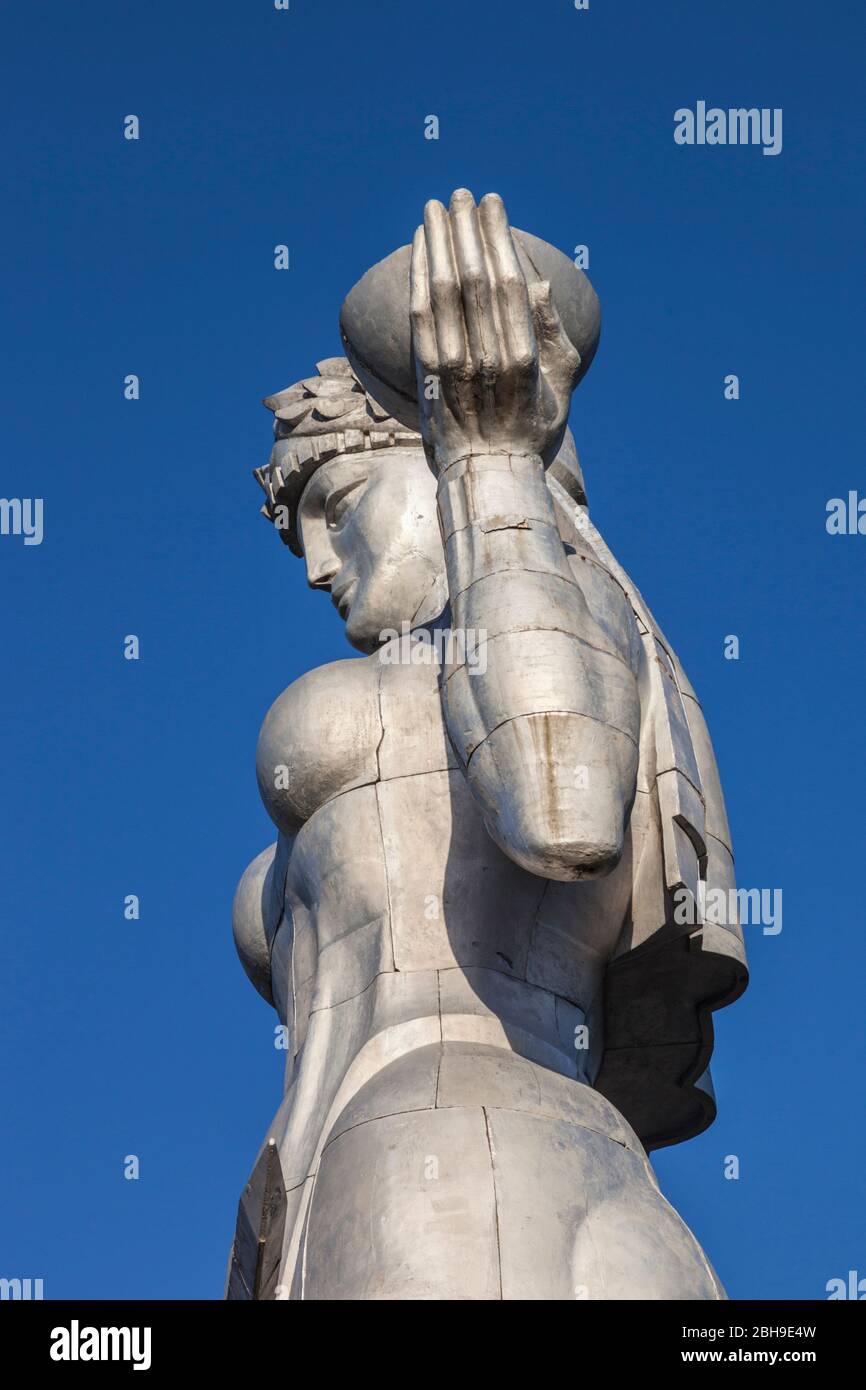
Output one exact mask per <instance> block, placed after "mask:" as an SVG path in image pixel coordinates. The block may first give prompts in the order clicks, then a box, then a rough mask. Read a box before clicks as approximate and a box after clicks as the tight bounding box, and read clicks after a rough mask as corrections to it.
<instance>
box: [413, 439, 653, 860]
mask: <svg viewBox="0 0 866 1390" xmlns="http://www.w3.org/2000/svg"><path fill="white" fill-rule="evenodd" d="M438 498H439V512H440V521H441V525H442V533H443V540H444V542H445V556H446V568H447V576H448V586H449V593H450V598H451V610H452V622H453V627H454V628H455V630H456V631H457V632H459V633H462V634H463V635H464V642H463V643H461V644H459V645H458V646H457V647H456V650H457V651H458V652H462V651H463V650H464V648H465V644H466V641H467V640H468V641H469V642H470V645H469V647H468V657H467V659H464V660H463V661H462V662H461V663H458V664H456V665H455V666H454V668H453V669H450V670H449V671H448V672H447V674H446V680H445V682H444V709H445V717H446V721H447V723H448V728H449V732H450V734H451V737H452V741H453V742H454V744H455V747H456V749H457V752H458V755H459V756H460V758H461V761H462V762H463V765H464V767H465V769H466V772H467V777H468V780H469V783H470V786H471V787H472V789H473V791H474V793H475V795H476V797H477V799H478V801H479V805H480V806H481V808H482V811H483V812H484V815H485V820H486V823H487V825H488V828H489V830H490V832H491V834H493V836H494V838H495V839H496V840H497V841H498V842H499V843H500V845H501V846H502V848H503V849H505V850H506V852H507V853H508V854H510V855H511V857H512V858H514V859H516V860H517V861H518V862H519V863H521V864H523V865H524V867H526V868H529V869H530V870H531V871H533V872H536V873H540V874H543V875H544V876H546V877H552V878H561V879H570V878H578V877H584V876H592V875H596V874H599V873H605V872H607V871H609V870H610V869H611V868H612V867H613V865H614V864H615V863H616V861H617V860H618V858H619V855H620V852H621V849H622V838H623V828H624V824H625V818H626V816H627V813H628V809H629V807H630V805H631V800H632V797H633V794H634V780H635V772H636V765H637V738H638V729H639V710H638V703H637V690H636V685H635V681H634V677H633V674H632V672H631V670H630V668H629V667H628V666H627V665H626V663H625V662H624V661H623V659H622V655H621V653H619V652H618V651H617V650H616V649H615V648H614V647H613V646H612V644H611V642H610V641H609V639H608V638H607V637H606V635H605V634H604V633H603V631H602V630H601V628H600V627H599V625H598V624H597V623H596V622H595V620H594V619H593V617H592V615H591V613H590V611H589V609H588V606H587V604H586V600H585V598H584V595H583V593H582V591H581V589H580V587H579V585H578V583H577V581H576V580H575V578H574V576H573V574H572V571H571V567H570V565H569V563H568V559H567V556H566V553H565V548H564V546H563V543H562V540H561V537H560V535H559V530H558V527H557V524H556V516H555V512H554V507H553V500H552V498H551V496H550V493H549V491H548V489H547V485H546V482H545V477H544V469H543V465H542V462H541V459H540V457H538V456H537V455H526V454H519V455H518V454H511V455H509V454H498V455H480V456H479V455H474V456H472V457H470V458H467V459H464V460H460V461H458V462H455V463H454V464H452V465H451V466H450V467H449V468H447V469H446V470H445V471H444V473H443V475H442V478H441V480H440V486H439V493H438ZM473 643H475V644H477V647H476V648H475V649H474V650H473V645H472V644H473Z"/></svg>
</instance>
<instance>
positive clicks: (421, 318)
mask: <svg viewBox="0 0 866 1390" xmlns="http://www.w3.org/2000/svg"><path fill="white" fill-rule="evenodd" d="M409 318H410V319H411V321H412V343H413V346H414V348H415V357H416V359H417V361H418V362H419V363H420V364H421V366H422V367H423V368H424V370H425V371H426V372H433V373H435V372H436V371H437V369H438V367H439V354H438V352H437V349H436V326H435V324H434V322H433V308H432V306H431V304H430V274H429V270H428V267H427V244H426V241H425V239H424V228H423V227H418V228H417V230H416V232H415V236H414V237H413V239H412V268H411V271H410V273H409Z"/></svg>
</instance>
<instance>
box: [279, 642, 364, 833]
mask: <svg viewBox="0 0 866 1390" xmlns="http://www.w3.org/2000/svg"><path fill="white" fill-rule="evenodd" d="M379 670H380V666H379V662H378V660H377V658H376V655H375V654H374V655H373V656H372V657H356V658H350V659H348V660H345V661H334V662H331V663H329V664H328V665H327V666H317V667H316V668H315V670H312V671H308V672H307V673H306V674H305V675H303V676H301V677H300V678H299V679H298V680H296V681H294V682H293V683H292V684H291V685H290V686H289V687H288V689H286V690H284V691H283V693H282V695H280V696H278V698H277V699H276V700H275V701H274V703H273V704H272V705H271V707H270V709H269V710H268V712H267V714H266V715H265V719H264V723H263V724H262V728H261V732H260V734H259V741H258V746H257V749H256V776H257V778H258V783H259V791H260V793H261V796H262V800H263V801H264V804H265V809H266V810H267V812H268V815H269V816H270V817H271V820H272V821H273V822H274V824H275V825H276V826H277V827H278V828H279V829H280V830H282V831H283V832H284V833H285V834H294V833H296V832H297V831H298V830H299V829H300V827H301V826H302V825H303V823H304V821H306V820H308V819H309V818H310V816H311V815H312V814H313V812H314V811H317V810H318V808H319V807H320V806H322V805H324V803H325V802H326V801H329V800H331V799H332V797H334V796H337V795H339V793H340V792H343V791H347V790H349V788H350V787H357V786H363V785H364V784H365V783H367V782H375V781H376V777H377V759H376V749H377V747H378V744H379V741H380V737H381V723H380V718H379V702H378V677H379Z"/></svg>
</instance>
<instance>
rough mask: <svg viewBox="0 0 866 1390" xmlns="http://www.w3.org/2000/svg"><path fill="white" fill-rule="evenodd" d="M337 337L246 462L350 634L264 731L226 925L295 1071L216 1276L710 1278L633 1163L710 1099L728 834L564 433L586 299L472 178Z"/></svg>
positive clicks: (257, 1284) (321, 1287)
mask: <svg viewBox="0 0 866 1390" xmlns="http://www.w3.org/2000/svg"><path fill="white" fill-rule="evenodd" d="M341 325H342V333H343V342H344V344H345V348H346V353H347V357H345V358H330V359H328V360H326V361H323V362H320V363H319V364H318V372H317V375H314V376H311V377H309V378H308V379H307V380H305V381H303V382H300V383H298V384H297V385H295V386H292V387H290V388H289V389H287V390H285V391H281V392H279V393H277V394H276V395H274V396H271V397H269V398H268V399H267V400H266V401H265V404H266V405H267V406H268V407H269V409H270V410H271V411H273V414H274V417H275V418H274V432H275V436H276V441H275V444H274V448H273V452H272V454H271V458H270V461H269V463H268V464H267V466H266V467H264V468H262V469H259V470H256V475H257V477H258V480H259V482H260V483H261V485H262V487H263V488H264V491H265V494H266V502H265V506H264V508H263V510H264V512H265V514H266V516H267V517H268V518H269V519H270V520H271V521H272V522H273V523H274V524H275V525H276V527H277V529H278V532H279V534H280V537H281V539H282V540H283V541H284V542H285V543H286V544H287V545H288V547H289V549H290V550H291V551H292V552H293V553H294V554H295V555H298V556H301V557H302V558H303V560H304V563H305V565H306V571H307V580H308V582H309V584H311V585H312V586H313V587H315V588H319V589H322V590H324V591H326V592H328V593H330V596H331V601H332V602H333V603H334V604H335V605H336V606H337V608H338V610H339V613H340V616H341V617H342V618H343V620H344V621H345V624H346V634H347V637H348V639H349V641H350V642H351V644H352V645H353V646H354V647H355V648H356V649H358V651H360V652H361V653H363V655H362V656H361V657H360V658H359V657H354V658H350V659H347V660H342V661H336V662H333V663H332V664H330V665H327V666H324V667H321V668H319V669H317V670H313V671H310V672H308V673H307V674H306V675H304V676H302V677H301V678H300V679H299V680H297V681H295V682H294V684H292V685H291V686H290V687H289V688H288V689H287V690H286V691H284V692H283V694H282V695H280V696H279V698H278V699H277V700H276V701H275V703H274V704H273V706H272V707H271V709H270V710H269V711H268V713H267V715H266V717H265V721H264V724H263V726H262V730H261V733H260V736H259V741H258V752H257V775H258V783H259V789H260V792H261V795H262V798H263V800H264V804H265V806H266V808H267V811H268V814H269V815H270V817H271V819H272V820H273V822H274V825H275V827H276V830H277V839H276V843H275V844H273V845H271V846H270V847H269V848H268V849H266V850H264V851H263V853H262V854H260V855H259V857H258V858H257V859H255V860H254V861H253V863H252V864H251V865H250V866H249V868H248V869H247V871H246V873H245V874H244V876H243V879H242V880H241V883H240V886H239V888H238V891H237V895H236V899H235V906H234V932H235V940H236V943H237V947H238V951H239V954H240V957H241V960H242V962H243V964H244V967H245V969H246V971H247V973H248V975H249V977H250V979H251V980H252V982H253V984H254V985H255V986H256V988H257V989H258V990H259V992H260V993H261V994H262V995H263V996H264V998H265V999H266V1000H267V1001H268V1003H270V1004H271V1005H272V1006H273V1007H274V1008H275V1009H276V1011H277V1014H278V1016H279V1019H280V1021H281V1023H282V1024H283V1025H284V1027H285V1029H286V1037H287V1038H288V1040H289V1046H288V1052H287V1055H288V1066H287V1074H286V1090H285V1097H284V1100H283V1102H282V1104H281V1105H280V1108H279V1110H278V1111H277V1114H276V1116H275V1117H274V1119H273V1122H272V1123H271V1126H270V1128H269V1130H268V1132H267V1135H266V1137H265V1141H264V1144H263V1146H262V1149H261V1151H260V1155H259V1158H258V1160H257V1162H256V1165H255V1167H254V1169H253V1172H252V1175H251V1177H250V1180H249V1183H248V1185H247V1188H246V1190H245V1192H244V1194H243V1196H242V1198H241V1201H240V1206H239V1211H238V1223H237V1230H236V1235H235V1241H234V1245H233V1248H232V1254H231V1258H230V1263H229V1275H228V1283H227V1297H229V1298H244V1299H249V1298H260V1299H274V1298H276V1299H293V1300H300V1299H448V1300H451V1299H460V1300H462V1299H557V1300H558V1299H574V1298H589V1299H721V1298H724V1297H725V1294H724V1290H723V1289H722V1287H721V1284H720V1282H719V1280H718V1278H717V1276H716V1275H715V1273H714V1271H713V1269H712V1266H711V1265H710V1263H709V1261H708V1259H707V1257H706V1256H705V1255H704V1253H703V1251H702V1250H701V1248H700V1246H699V1245H698V1243H697V1241H696V1240H695V1238H694V1236H693V1235H692V1234H691V1232H690V1231H689V1230H688V1228H687V1227H686V1226H685V1225H684V1223H683V1222H682V1220H681V1219H680V1218H679V1217H678V1216H677V1214H676V1213H675V1212H674V1210H673V1209H672V1207H671V1206H670V1205H669V1204H668V1202H667V1201H666V1200H665V1199H664V1197H663V1196H662V1195H661V1193H660V1191H659V1188H658V1185H657V1183H656V1180H655V1177H654V1175H653V1172H652V1169H651V1167H650V1165H649V1162H648V1160H647V1156H646V1154H647V1151H649V1150H651V1149H653V1148H657V1147H659V1146H662V1145H665V1144H673V1143H678V1142H680V1141H681V1140H683V1139H687V1138H689V1137H691V1136H692V1135H695V1134H697V1133H699V1132H700V1131H701V1130H703V1129H704V1128H706V1126H707V1125H708V1124H710V1123H711V1121H712V1119H713V1118H714V1115H715V1105H714V1100H713V1092H712V1086H711V1083H710V1079H709V1072H708V1063H709V1059H710V1054H711V1051H712V1041H713V1036H712V1023H711V1012H712V1010H714V1009H716V1008H719V1007H722V1006H723V1005H726V1004H728V1003H730V1002H731V1001H732V1000H734V999H735V998H736V997H737V996H738V995H739V994H740V993H741V992H742V990H743V989H744V988H745V984H746V978H747V976H746V968H745V956H744V950H743V939H742V933H741V931H740V929H739V927H738V925H737V924H736V923H718V922H712V921H707V920H704V918H703V916H702V913H701V903H702V902H703V900H704V898H703V895H704V893H705V891H706V890H707V889H708V888H710V887H714V888H719V887H721V888H724V889H730V888H731V887H732V886H733V861H732V856H731V842H730V833H729V831H728V826H727V821H726V817H725V809H724V803H723V800H722V794H721V789H720V785H719V779H718V775H717V772H716V766H715V761H714V757H713V752H712V747H711V744H710V740H709V736H708V733H707V729H706V724H705V721H704V717H703V715H702V713H701V707H700V705H699V703H698V701H697V698H696V696H695V694H694V691H693V690H692V688H691V686H690V685H689V683H688V681H687V680H686V677H685V675H684V673H683V670H682V668H681V666H680V664H679V661H678V660H677V658H676V656H675V654H674V652H673V651H672V649H671V647H670V644H669V643H668V642H667V641H666V640H665V638H664V636H663V634H662V633H661V631H660V630H659V628H658V626H657V624H656V622H655V620H654V619H653V617H652V614H651V613H650V611H649V609H648V608H647V606H646V604H645V603H644V601H643V599H642V597H641V595H640V594H639V593H638V591H637V590H636V589H635V587H634V585H633V584H632V582H631V581H630V579H629V578H628V576H627V575H626V574H625V573H624V571H623V570H622V569H621V567H620V566H619V565H618V564H617V562H616V560H615V559H614V557H613V556H612V555H611V553H610V551H609V550H608V549H607V547H606V545H605V543H604V541H603V539H602V537H601V536H600V535H599V533H598V531H597V530H596V528H595V527H594V526H593V524H592V522H591V520H590V518H589V512H588V507H587V499H586V494H585V491H584V483H583V477H582V473H581V469H580V465H579V463H578V458H577V453H576V450H575V447H574V441H573V439H572V437H571V435H570V433H569V431H568V430H567V428H566V420H567V416H568V410H569V405H570V401H571V393H572V391H573V389H574V387H575V385H576V384H577V382H578V381H579V380H580V378H581V377H582V376H583V374H584V373H585V372H586V370H587V368H588V367H589V364H590V362H591V360H592V356H593V353H594V351H595V348H596V345H597V342H598V336H599V310H598V302H597V299H596V297H595V293H594V291H593V290H592V287H591V286H590V284H589V281H588V280H587V278H586V277H585V276H584V275H583V273H582V272H581V271H579V270H577V269H576V268H575V267H574V266H573V265H572V263H571V261H570V260H568V259H567V258H566V257H564V256H562V255H561V253H560V252H558V251H556V250H555V249H554V248H553V247H551V246H549V245H547V244H546V243H544V242H542V241H539V240H538V238H535V237H532V236H530V235H529V234H528V233H524V232H517V231H513V230H512V229H511V227H510V226H509V223H508V220H507V217H506V213H505V209H504V207H503V204H502V201H501V199H500V198H498V197H497V196H496V195H493V194H489V195H488V196H487V197H485V198H483V199H482V200H481V202H480V203H479V204H477V205H476V203H475V201H474V199H473V198H472V196H471V194H469V193H468V192H466V191H465V190H459V191H458V192H456V193H455V194H454V196H453V198H452V199H451V203H450V206H449V208H448V209H446V208H445V207H444V206H443V205H442V204H441V203H438V202H431V203H429V204H428V205H427V207H426V209H425V213H424V224H423V227H420V228H419V229H418V231H417V232H416V234H415V238H414V242H413V245H412V248H411V250H410V248H408V247H403V248H401V249H400V250H399V251H398V252H395V253H394V254H393V255H392V256H390V257H388V258H387V259H386V260H385V261H383V262H381V263H380V264H379V265H378V266H376V267H374V268H373V269H372V270H371V271H370V272H368V274H367V275H366V276H365V277H364V278H363V279H362V280H361V281H360V282H359V284H358V285H357V286H356V287H355V289H354V290H352V292H351V293H350V295H349V296H348V298H347V300H346V302H345V304H344V306H343V312H342V319H341ZM683 904H685V905H686V906H687V907H688V908H690V911H689V912H685V913H683V912H680V911H679V910H678V908H679V907H680V906H682V905H683Z"/></svg>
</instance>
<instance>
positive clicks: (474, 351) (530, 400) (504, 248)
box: [410, 188, 580, 472]
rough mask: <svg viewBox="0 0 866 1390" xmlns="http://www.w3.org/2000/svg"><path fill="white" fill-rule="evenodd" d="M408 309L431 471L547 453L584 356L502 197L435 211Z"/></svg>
mask: <svg viewBox="0 0 866 1390" xmlns="http://www.w3.org/2000/svg"><path fill="white" fill-rule="evenodd" d="M410 314H411V319H412V339H413V345H414V349H415V362H416V372H417V377H418V403H419V411H420V416H421V432H422V434H423V437H424V442H425V445H426V447H427V452H428V456H429V457H430V458H431V460H432V462H433V464H434V466H435V467H436V468H437V469H438V470H439V471H440V472H441V471H442V470H443V469H445V468H447V467H448V466H449V464H451V463H454V462H455V461H456V460H458V459H461V458H465V457H467V456H468V455H470V454H501V453H506V454H539V455H544V454H545V453H546V452H547V451H548V450H549V448H550V447H551V445H553V444H554V443H555V442H556V440H557V439H558V437H559V434H560V432H561V430H562V427H563V425H564V424H565V420H566V417H567V415H568V407H569V403H570V400H571V393H572V391H573V389H574V385H575V379H576V375H577V371H578V367H579V365H580V355H579V353H578V352H577V350H576V349H575V348H574V346H573V345H572V343H571V341H570V340H569V338H568V336H567V335H566V333H565V330H564V328H563V326H562V323H561V322H560V318H559V314H558V313H557V311H556V309H555V307H554V305H553V303H552V301H551V297H550V285H549V284H548V283H547V281H545V280H540V279H539V278H538V277H537V276H536V275H535V274H534V273H533V271H532V269H531V267H529V266H528V264H527V269H526V272H524V269H523V267H522V266H521V263H520V261H519V260H518V257H517V252H516V250H515V247H514V241H513V239H512V236H511V228H510V226H509V225H508V217H507V215H506V212H505V207H504V205H503V202H502V199H501V198H500V197H499V195H498V194H496V193H488V194H487V195H486V197H484V198H482V199H481V202H480V204H479V205H478V206H477V207H476V205H475V200H474V198H473V197H472V194H471V193H469V192H468V191H467V190H466V189H465V188H460V189H458V190H457V192H456V193H454V194H453V196H452V198H451V205H450V208H449V210H448V211H447V212H446V210H445V208H444V206H443V205H442V203H440V202H436V201H435V200H434V201H432V202H429V203H428V204H427V206H426V207H425V209H424V226H423V227H419V228H418V230H417V231H416V233H415V239H414V241H413V243H412V271H411V298H410ZM431 378H433V380H432V381H431V380H430V379H431Z"/></svg>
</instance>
